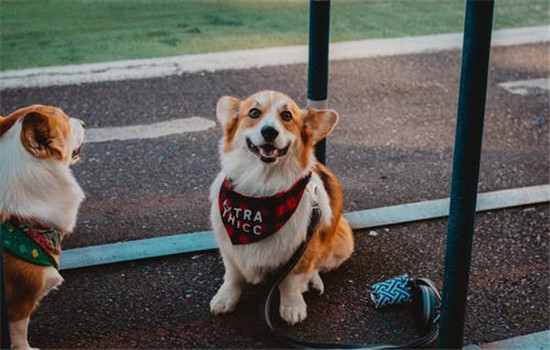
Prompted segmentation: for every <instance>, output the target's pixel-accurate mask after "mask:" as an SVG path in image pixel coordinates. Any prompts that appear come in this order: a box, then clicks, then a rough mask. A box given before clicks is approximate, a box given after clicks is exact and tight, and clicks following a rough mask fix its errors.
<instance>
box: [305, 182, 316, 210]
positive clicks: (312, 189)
mask: <svg viewBox="0 0 550 350" xmlns="http://www.w3.org/2000/svg"><path fill="white" fill-rule="evenodd" d="M306 189H307V191H308V192H309V194H310V198H311V207H312V208H319V202H317V185H316V184H315V182H313V181H309V183H308V184H307V186H306Z"/></svg>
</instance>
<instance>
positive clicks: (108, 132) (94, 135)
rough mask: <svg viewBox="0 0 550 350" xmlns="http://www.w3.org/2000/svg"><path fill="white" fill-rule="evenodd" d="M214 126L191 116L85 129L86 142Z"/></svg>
mask: <svg viewBox="0 0 550 350" xmlns="http://www.w3.org/2000/svg"><path fill="white" fill-rule="evenodd" d="M215 126H216V123H215V122H214V121H212V120H209V119H206V118H201V117H191V118H182V119H174V120H169V121H164V122H160V123H155V124H145V125H130V126H119V127H110V128H94V129H86V140H85V142H86V143H93V142H107V141H115V140H118V141H123V140H134V139H154V138H157V137H163V136H168V135H174V134H183V133H186V132H197V131H204V130H207V129H210V128H213V127H215Z"/></svg>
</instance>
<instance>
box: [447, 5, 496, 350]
mask: <svg viewBox="0 0 550 350" xmlns="http://www.w3.org/2000/svg"><path fill="white" fill-rule="evenodd" d="M493 8H494V1H493V0H486V1H476V0H468V1H467V3H466V16H465V20H464V42H463V48H462V68H461V75H460V91H459V97H458V116H457V125H456V134H455V149H454V157H453V175H452V181H451V204H450V209H449V221H448V225H447V244H446V250H445V271H444V276H443V293H442V304H441V321H440V332H439V338H438V343H439V346H438V348H439V349H462V345H463V344H462V343H463V335H464V319H465V314H466V298H467V295H468V281H469V274H470V262H471V255H472V240H473V233H474V221H475V208H476V198H477V186H478V179H479V164H480V158H481V144H482V138H483V119H484V114H485V99H486V92H487V77H488V68H489V52H490V49H491V30H492V22H493Z"/></svg>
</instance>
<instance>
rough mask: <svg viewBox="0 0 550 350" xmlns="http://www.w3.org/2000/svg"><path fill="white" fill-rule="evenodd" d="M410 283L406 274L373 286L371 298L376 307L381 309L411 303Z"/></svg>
mask: <svg viewBox="0 0 550 350" xmlns="http://www.w3.org/2000/svg"><path fill="white" fill-rule="evenodd" d="M408 283H409V276H408V275H406V274H405V275H402V276H397V277H394V278H392V279H390V280H387V281H384V282H380V283H376V284H373V285H372V286H371V293H370V298H371V300H372V301H373V303H374V307H375V308H376V309H380V308H381V307H384V306H390V305H398V304H404V303H410V302H411V301H412V296H411V291H410V290H409V287H408Z"/></svg>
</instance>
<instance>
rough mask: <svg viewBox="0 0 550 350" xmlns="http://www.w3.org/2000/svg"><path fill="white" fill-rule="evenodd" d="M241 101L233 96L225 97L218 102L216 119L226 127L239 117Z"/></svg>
mask: <svg viewBox="0 0 550 350" xmlns="http://www.w3.org/2000/svg"><path fill="white" fill-rule="evenodd" d="M240 103H241V100H239V99H238V98H235V97H231V96H224V97H222V98H220V99H219V100H218V104H217V105H216V117H217V118H218V120H219V121H220V123H221V124H222V126H224V127H225V126H226V125H227V124H228V123H229V122H230V121H232V120H233V119H237V118H238V117H239V104H240Z"/></svg>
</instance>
